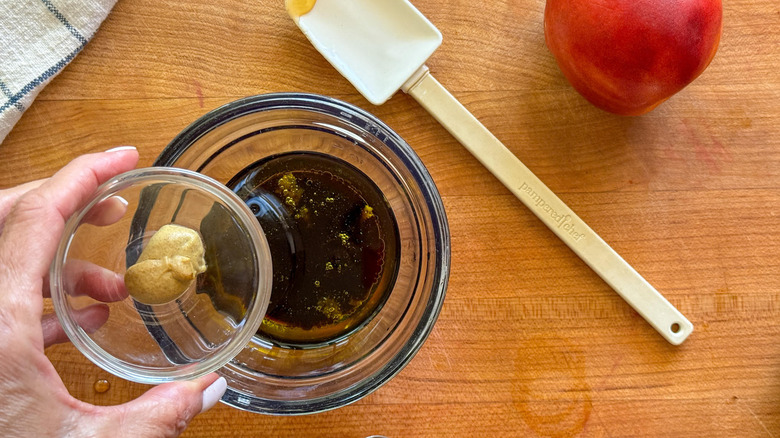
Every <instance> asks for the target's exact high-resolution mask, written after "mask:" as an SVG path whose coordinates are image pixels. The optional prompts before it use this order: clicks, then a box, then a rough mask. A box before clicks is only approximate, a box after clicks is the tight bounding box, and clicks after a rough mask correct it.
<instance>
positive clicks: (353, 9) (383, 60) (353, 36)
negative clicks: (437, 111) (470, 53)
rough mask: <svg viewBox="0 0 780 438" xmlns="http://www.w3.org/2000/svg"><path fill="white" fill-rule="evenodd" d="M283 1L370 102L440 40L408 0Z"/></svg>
mask: <svg viewBox="0 0 780 438" xmlns="http://www.w3.org/2000/svg"><path fill="white" fill-rule="evenodd" d="M286 5H287V11H288V12H289V13H290V16H291V17H292V18H293V20H294V21H295V23H296V24H297V25H298V27H299V28H300V29H301V31H303V33H304V35H306V37H307V38H308V39H309V41H311V43H312V44H313V45H314V47H315V48H316V49H317V50H318V51H319V52H320V53H321V54H322V55H323V56H324V57H325V59H327V60H328V62H330V63H331V64H332V65H333V66H334V67H336V70H338V71H339V72H340V73H341V74H342V75H344V77H345V78H347V80H349V81H350V82H351V83H352V85H354V86H355V88H357V90H358V91H360V93H361V94H362V95H363V96H364V97H365V98H366V99H368V101H369V102H371V103H373V104H374V105H381V104H383V103H384V102H385V101H387V99H389V98H390V97H391V96H392V95H393V94H394V93H395V92H396V91H398V90H399V89H400V88H401V85H403V84H404V82H406V81H407V80H408V79H409V78H410V77H411V76H412V75H413V74H414V73H415V72H416V71H417V70H418V69H419V68H420V67H422V65H423V64H425V61H426V60H427V59H428V57H429V56H431V54H432V53H433V52H434V51H435V50H436V49H437V48H438V47H439V46H440V45H441V41H442V37H441V32H439V30H438V29H436V27H435V26H434V25H433V24H431V22H430V21H428V19H427V18H425V17H424V16H423V15H422V14H421V13H420V11H418V10H417V9H416V8H415V7H414V6H412V4H411V3H409V1H408V0H286ZM312 5H313V6H312Z"/></svg>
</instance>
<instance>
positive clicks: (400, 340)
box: [155, 93, 450, 415]
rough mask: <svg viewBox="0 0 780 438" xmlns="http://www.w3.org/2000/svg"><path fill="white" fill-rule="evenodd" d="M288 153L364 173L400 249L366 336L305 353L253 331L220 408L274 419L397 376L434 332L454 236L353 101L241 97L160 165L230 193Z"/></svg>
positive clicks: (412, 162)
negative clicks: (389, 216) (236, 180)
mask: <svg viewBox="0 0 780 438" xmlns="http://www.w3.org/2000/svg"><path fill="white" fill-rule="evenodd" d="M292 152H296V153H299V152H313V153H319V154H325V155H328V156H331V157H335V158H337V159H340V160H343V161H344V162H347V163H349V164H350V165H351V166H354V168H357V169H359V170H360V171H361V172H362V173H363V174H365V175H366V176H367V177H368V178H369V179H370V180H371V181H372V182H373V183H374V184H375V185H376V187H378V188H379V190H381V193H382V195H383V196H384V198H385V200H386V201H387V204H388V205H389V206H390V208H391V210H392V213H393V215H394V217H395V220H396V224H397V231H398V242H399V248H400V249H399V254H398V262H399V263H398V271H397V275H396V277H395V282H394V284H393V286H392V289H391V290H390V292H389V294H387V295H386V298H385V301H384V302H383V304H382V305H381V306H380V307H379V308H378V309H377V310H376V311H375V312H374V313H373V316H372V317H370V318H369V319H368V320H367V321H365V322H364V323H363V324H361V325H360V326H359V327H356V328H355V329H354V330H353V331H351V332H350V333H348V334H347V335H345V336H341V337H339V338H336V339H333V340H331V341H328V342H320V343H316V344H313V345H303V346H301V345H287V344H284V343H280V342H276V341H274V340H272V339H268V338H266V337H264V336H262V334H258V335H256V336H255V337H253V338H252V340H251V341H250V342H249V344H248V345H246V347H245V348H244V349H243V351H241V352H240V353H239V354H238V355H237V356H236V357H235V358H234V359H233V360H232V361H231V362H229V363H228V364H227V365H226V366H225V367H223V368H222V369H221V370H220V371H219V373H220V374H221V375H223V376H224V377H225V378H226V379H227V381H228V390H227V392H226V393H225V395H224V397H223V398H222V401H223V402H224V403H226V404H228V405H230V406H233V407H236V408H239V409H243V410H247V411H252V412H260V413H267V414H278V415H295V414H307V413H314V412H321V411H325V410H330V409H334V408H337V407H340V406H343V405H346V404H348V403H351V402H354V401H356V400H359V399H360V398H362V397H364V396H366V395H367V394H369V393H371V392H372V391H374V390H376V389H377V388H378V387H380V386H381V385H383V384H384V383H386V382H387V381H388V380H389V379H391V378H392V377H393V376H394V375H396V374H397V373H398V372H399V371H401V369H402V368H403V367H404V366H405V365H406V364H408V363H409V361H410V360H411V359H412V357H413V356H414V355H415V354H416V353H417V351H418V350H419V349H420V347H421V346H422V344H423V342H424V341H425V339H426V338H427V336H428V334H429V333H430V332H431V330H432V328H433V325H434V322H435V321H436V318H437V317H438V314H439V311H440V309H441V306H442V302H443V301H444V295H445V291H446V287H447V280H448V276H449V269H450V236H449V228H448V226H447V220H446V216H445V213H444V207H443V205H442V201H441V197H440V196H439V193H438V191H437V189H436V187H435V185H434V183H433V180H432V179H431V177H430V175H429V174H428V171H427V170H426V169H425V167H424V166H423V164H422V162H421V161H420V159H419V158H418V157H417V155H416V154H415V153H414V151H413V150H412V149H411V147H410V146H409V145H408V144H407V143H406V142H405V141H404V140H402V139H401V138H400V137H399V136H398V135H397V134H396V133H395V132H393V131H392V130H391V129H390V128H389V127H388V126H387V125H385V124H384V123H382V122H381V121H380V120H378V119H377V118H376V117H374V116H373V115H371V114H369V113H367V112H366V111H363V110H362V109H360V108H357V107H355V106H353V105H351V104H348V103H345V102H341V101H339V100H336V99H332V98H328V97H324V96H319V95H311V94H300V93H278V94H267V95H260V96H254V97H249V98H245V99H241V100H238V101H235V102H232V103H229V104H227V105H225V106H222V107H220V108H218V109H216V110H214V111H211V112H210V113H208V114H206V115H204V116H203V117H201V118H200V119H198V120H197V121H195V122H194V123H193V124H192V125H190V126H189V127H187V128H186V129H185V130H184V131H183V132H182V133H181V134H179V135H178V136H177V137H176V138H175V139H173V141H172V142H171V143H170V144H169V145H168V146H167V147H166V148H165V149H164V150H163V152H162V153H161V154H160V156H159V157H158V159H157V160H156V162H155V165H156V166H172V167H181V168H186V169H191V170H194V171H197V172H200V173H202V174H205V175H207V176H210V177H212V178H214V179H216V180H217V181H219V182H221V183H223V184H229V182H230V181H231V179H232V178H233V177H234V176H236V175H238V174H240V173H241V172H242V171H243V170H244V169H246V168H247V167H249V166H251V165H252V164H253V163H256V162H257V161H258V160H261V159H263V158H265V157H270V156H274V155H278V154H285V153H292ZM256 214H257V212H256ZM306 244H307V245H316V244H317V243H316V242H306ZM271 257H272V258H273V257H274V254H273V250H272V254H271ZM158 341H161V342H164V339H160V340H158Z"/></svg>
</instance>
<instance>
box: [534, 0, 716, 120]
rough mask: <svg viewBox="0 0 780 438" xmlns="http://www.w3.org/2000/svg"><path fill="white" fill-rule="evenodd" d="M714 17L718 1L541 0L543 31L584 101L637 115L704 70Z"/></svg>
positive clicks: (709, 53) (712, 43)
mask: <svg viewBox="0 0 780 438" xmlns="http://www.w3.org/2000/svg"><path fill="white" fill-rule="evenodd" d="M721 20H722V5H721V0H547V5H546V7H545V10H544V36H545V40H546V42H547V47H548V48H549V49H550V51H551V52H552V54H553V56H555V59H556V60H557V61H558V66H559V67H560V69H561V71H562V72H563V74H564V76H566V78H567V79H568V80H569V82H570V83H571V84H572V86H574V88H575V89H576V90H577V91H578V92H579V93H580V94H582V95H583V96H584V97H585V98H586V99H588V100H589V101H590V102H591V103H592V104H594V105H596V106H597V107H599V108H602V109H604V110H607V111H610V112H613V113H617V114H623V115H639V114H644V113H646V112H648V111H650V110H652V109H653V108H655V107H656V106H658V105H659V104H660V103H661V102H663V101H665V100H666V99H668V98H669V97H671V96H672V95H673V94H675V93H677V92H678V91H680V90H682V89H683V88H684V87H685V86H686V85H688V84H689V83H690V82H691V81H693V80H694V79H696V77H698V76H699V75H700V74H701V72H703V71H704V69H705V68H707V66H708V65H709V63H710V61H712V58H713V57H714V56H715V52H716V51H717V49H718V42H719V41H720V34H721Z"/></svg>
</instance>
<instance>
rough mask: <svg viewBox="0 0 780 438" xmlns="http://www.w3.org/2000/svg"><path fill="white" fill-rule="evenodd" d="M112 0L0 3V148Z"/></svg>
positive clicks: (81, 45) (6, 0) (3, 0)
mask: <svg viewBox="0 0 780 438" xmlns="http://www.w3.org/2000/svg"><path fill="white" fill-rule="evenodd" d="M115 3H116V0H0V143H2V142H3V139H5V136H6V135H8V132H10V131H11V128H13V126H14V124H16V122H17V121H19V118H21V117H22V113H24V111H25V110H26V109H27V108H28V107H29V106H30V104H32V102H33V99H35V96H37V95H38V93H39V92H40V91H41V89H42V88H43V87H44V86H46V84H48V83H49V81H51V79H52V78H53V77H54V76H56V75H57V73H59V72H60V71H61V70H62V69H63V68H64V67H65V66H66V65H67V64H68V63H69V62H70V61H71V60H72V59H73V58H74V57H75V56H76V55H77V54H78V53H79V52H80V51H81V49H83V48H84V46H85V45H86V44H87V42H88V41H89V40H90V38H92V35H94V34H95V32H96V31H97V29H98V27H99V26H100V23H102V22H103V19H105V18H106V16H107V15H108V13H109V11H111V8H112V7H113V6H114V4H115Z"/></svg>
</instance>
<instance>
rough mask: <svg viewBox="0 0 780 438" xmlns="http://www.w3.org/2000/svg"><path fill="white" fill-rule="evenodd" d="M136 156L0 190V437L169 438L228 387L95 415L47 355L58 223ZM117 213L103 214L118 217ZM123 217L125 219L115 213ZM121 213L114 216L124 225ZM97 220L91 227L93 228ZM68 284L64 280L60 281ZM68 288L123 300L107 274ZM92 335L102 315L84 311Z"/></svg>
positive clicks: (185, 390)
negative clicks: (47, 303)
mask: <svg viewBox="0 0 780 438" xmlns="http://www.w3.org/2000/svg"><path fill="white" fill-rule="evenodd" d="M137 162H138V152H137V151H136V150H135V149H134V148H129V147H128V148H117V149H113V150H110V151H107V152H103V153H98V154H89V155H84V156H81V157H79V158H77V159H75V160H73V161H72V162H71V163H70V164H68V165H67V166H65V167H64V168H62V170H60V171H59V172H57V173H56V174H55V175H54V176H53V177H51V178H49V179H46V180H41V181H34V182H31V183H27V184H23V185H21V186H19V187H15V188H11V189H7V190H2V191H0V352H2V355H0V398H2V399H3V407H2V408H0V430H2V431H3V433H2V435H3V436H6V437H22V436H24V437H27V436H34V437H59V436H78V437H112V438H113V437H120V438H121V437H134V438H135V437H160V438H167V437H176V436H178V435H179V434H180V433H181V432H182V431H183V430H184V428H185V427H186V426H187V424H188V423H189V422H190V420H192V418H193V417H194V416H195V415H197V414H198V413H200V412H203V411H205V410H207V409H209V408H211V407H212V406H213V405H214V404H215V403H216V402H217V401H218V400H219V398H220V397H221V396H222V394H223V393H224V391H225V380H224V379H222V378H218V377H217V375H216V374H213V373H212V374H209V375H207V376H204V377H201V378H199V379H196V380H192V381H188V382H175V383H167V384H164V385H160V386H157V387H155V388H152V389H151V390H149V391H147V392H146V393H145V394H144V395H142V396H141V397H139V398H138V399H136V400H133V401H131V402H129V403H125V404H122V405H118V406H107V407H98V406H93V405H90V404H87V403H84V402H81V401H79V400H77V399H75V398H73V397H72V396H71V395H70V394H69V393H68V391H67V389H66V388H65V385H64V384H63V383H62V380H61V379H60V377H59V375H58V374H57V371H56V370H55V369H54V366H53V365H52V363H51V362H50V361H49V359H48V358H47V357H46V355H45V354H44V348H46V347H47V346H49V345H52V344H54V343H57V342H63V341H66V340H67V337H66V336H65V335H64V333H63V331H62V328H61V327H60V325H59V323H58V322H57V320H56V316H55V315H43V298H44V297H45V296H48V294H49V290H48V279H47V276H48V272H49V265H50V264H51V261H52V259H53V258H54V254H55V252H56V249H57V245H58V244H59V241H60V238H61V237H62V233H63V229H64V226H65V221H66V220H67V219H68V217H70V216H71V215H72V214H73V213H74V212H75V211H76V210H77V209H78V208H79V207H81V206H82V205H83V204H84V203H86V201H87V200H88V198H89V197H90V196H91V195H92V193H93V192H94V191H95V190H96V189H97V187H98V185H100V184H102V183H103V182H105V181H106V180H108V179H109V178H111V177H113V176H115V175H117V174H119V173H122V172H126V171H128V170H131V169H133V168H134V167H135V165H136V163H137ZM122 208H123V206H121V205H116V204H115V205H108V206H107V211H109V214H108V215H107V216H105V217H104V218H103V219H104V220H105V218H106V217H109V218H110V216H111V214H110V211H111V210H112V209H114V210H116V209H119V210H121V209H122ZM120 213H121V214H124V211H120ZM121 214H120V216H121ZM99 220H101V219H100V218H94V221H99ZM67 277H68V275H67V274H66V281H67ZM70 278H71V281H74V282H81V283H80V286H82V288H83V290H84V291H85V293H88V294H90V295H92V294H93V293H94V294H102V296H104V297H106V299H105V300H104V301H113V300H116V299H122V298H123V296H124V294H125V293H126V292H125V291H124V286H123V283H122V282H121V279H120V278H119V277H117V276H116V275H115V274H114V273H112V272H110V271H106V270H103V269H102V268H99V267H95V266H94V265H92V266H86V265H85V266H76V269H75V270H74V271H73V272H71V275H70ZM84 310H85V312H84V314H83V315H82V317H83V318H85V320H89V321H91V323H92V324H94V326H95V328H97V327H99V326H100V324H102V323H103V322H104V321H105V318H106V317H107V314H105V309H103V308H102V307H99V306H96V307H94V308H87V309H84Z"/></svg>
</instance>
